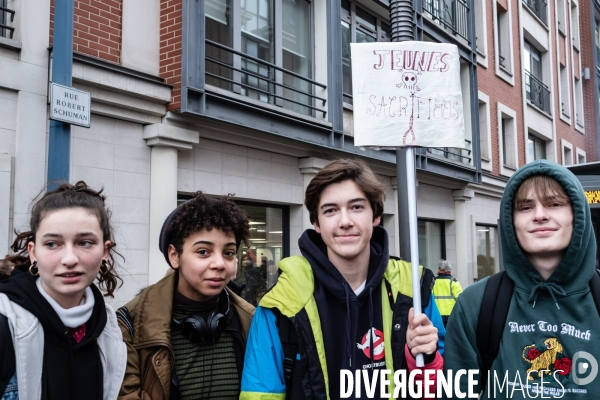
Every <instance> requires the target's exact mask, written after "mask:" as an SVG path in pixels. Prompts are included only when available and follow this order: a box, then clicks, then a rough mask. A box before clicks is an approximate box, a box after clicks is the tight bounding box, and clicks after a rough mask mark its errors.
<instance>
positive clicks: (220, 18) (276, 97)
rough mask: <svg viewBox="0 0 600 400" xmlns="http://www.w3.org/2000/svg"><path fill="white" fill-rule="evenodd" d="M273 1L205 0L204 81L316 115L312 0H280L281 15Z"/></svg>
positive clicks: (253, 97) (255, 98)
mask: <svg viewBox="0 0 600 400" xmlns="http://www.w3.org/2000/svg"><path fill="white" fill-rule="evenodd" d="M274 4H275V0H260V1H254V0H241V1H233V0H206V2H205V13H206V39H207V44H206V83H207V84H210V85H213V86H217V87H220V88H223V89H226V90H231V91H233V92H235V93H239V94H241V95H243V96H247V97H249V98H251V99H254V100H258V101H261V102H265V103H270V104H274V105H277V106H282V107H284V108H286V109H290V110H294V111H297V112H300V113H303V114H307V115H313V113H314V111H315V109H316V108H315V107H314V104H313V103H314V102H313V100H314V99H315V96H314V95H313V92H314V88H313V84H312V83H311V79H312V76H313V70H312V69H313V68H312V65H313V54H312V34H311V29H310V27H311V26H312V22H311V6H310V2H309V1H308V0H282V10H281V18H279V17H278V16H277V15H278V13H276V12H275V11H276V10H275V6H274ZM236 52H237V53H236ZM240 52H241V53H243V54H244V55H247V56H248V57H244V56H243V55H240V54H239V53H240Z"/></svg>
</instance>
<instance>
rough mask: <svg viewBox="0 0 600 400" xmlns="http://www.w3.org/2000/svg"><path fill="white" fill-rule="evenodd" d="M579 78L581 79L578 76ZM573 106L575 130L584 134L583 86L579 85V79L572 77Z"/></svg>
mask: <svg viewBox="0 0 600 400" xmlns="http://www.w3.org/2000/svg"><path fill="white" fill-rule="evenodd" d="M580 78H583V77H582V76H581V74H580ZM573 103H574V104H573V105H574V107H573V108H574V112H575V115H574V116H573V117H574V118H575V129H577V130H578V131H580V132H581V133H583V132H584V128H585V122H584V121H585V116H584V110H583V84H582V83H581V79H577V78H575V76H573Z"/></svg>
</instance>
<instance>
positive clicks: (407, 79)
mask: <svg viewBox="0 0 600 400" xmlns="http://www.w3.org/2000/svg"><path fill="white" fill-rule="evenodd" d="M417 79H418V78H417V74H415V73H414V72H404V73H402V83H399V84H397V85H396V87H397V88H403V89H410V90H417V91H419V90H421V88H420V87H418V86H417Z"/></svg>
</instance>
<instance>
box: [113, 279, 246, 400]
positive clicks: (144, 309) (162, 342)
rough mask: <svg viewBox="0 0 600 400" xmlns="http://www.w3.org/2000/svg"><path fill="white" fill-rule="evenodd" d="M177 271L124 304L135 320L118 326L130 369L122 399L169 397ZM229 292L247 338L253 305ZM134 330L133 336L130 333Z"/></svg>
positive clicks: (121, 322)
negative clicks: (172, 311) (172, 322)
mask: <svg viewBox="0 0 600 400" xmlns="http://www.w3.org/2000/svg"><path fill="white" fill-rule="evenodd" d="M176 282H177V273H174V274H170V275H168V276H166V277H164V278H163V279H161V280H160V281H158V282H157V283H156V284H154V285H152V286H150V287H148V288H147V289H145V290H144V291H143V292H142V293H140V294H139V295H138V296H137V297H135V298H134V299H133V300H131V301H130V302H129V303H127V304H126V305H125V308H126V309H127V311H128V312H129V314H130V315H131V319H132V320H133V324H132V326H131V327H128V326H127V324H126V323H124V321H123V319H122V318H119V326H120V327H121V331H122V332H123V340H124V341H125V344H126V345H127V369H126V370H125V378H124V380H123V385H122V386H121V391H120V393H119V399H123V400H125V399H126V400H130V399H152V400H160V399H164V400H168V399H169V397H170V394H171V371H172V370H173V368H174V356H173V349H172V347H171V310H172V307H173V295H174V291H175V285H176ZM225 290H227V291H228V292H229V298H230V302H231V308H232V309H233V310H234V311H235V314H236V316H237V317H238V320H239V323H240V326H241V327H242V332H240V333H241V335H242V338H243V340H244V342H246V340H247V338H248V330H249V328H250V321H251V320H252V316H253V315H254V307H253V306H252V305H251V304H249V303H247V302H246V301H245V300H243V299H242V298H241V297H239V296H237V295H236V294H235V293H232V292H231V291H230V290H228V289H227V288H226V289H225ZM131 332H133V336H132V335H131Z"/></svg>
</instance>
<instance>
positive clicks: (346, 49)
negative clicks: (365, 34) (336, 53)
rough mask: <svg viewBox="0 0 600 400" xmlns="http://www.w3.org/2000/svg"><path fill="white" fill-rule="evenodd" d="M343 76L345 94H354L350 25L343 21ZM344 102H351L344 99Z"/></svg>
mask: <svg viewBox="0 0 600 400" xmlns="http://www.w3.org/2000/svg"><path fill="white" fill-rule="evenodd" d="M342 74H343V84H344V89H343V92H344V93H347V94H350V95H351V94H352V65H351V61H350V24H347V23H346V22H344V21H342ZM344 101H349V102H351V100H350V99H349V98H344Z"/></svg>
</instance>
